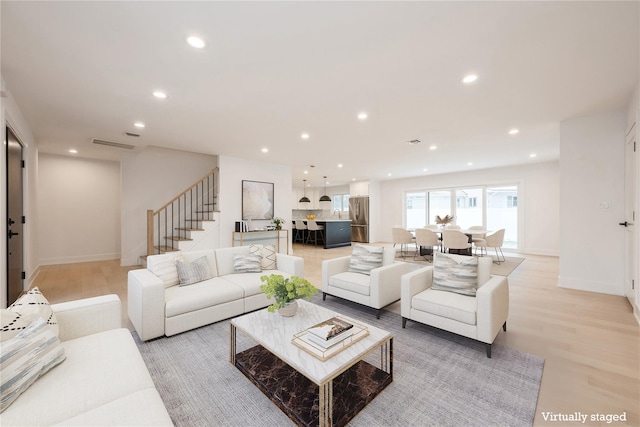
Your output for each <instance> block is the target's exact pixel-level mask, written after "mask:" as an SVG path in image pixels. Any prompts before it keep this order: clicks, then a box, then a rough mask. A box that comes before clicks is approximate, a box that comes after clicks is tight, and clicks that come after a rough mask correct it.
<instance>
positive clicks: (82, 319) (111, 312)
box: [51, 294, 122, 341]
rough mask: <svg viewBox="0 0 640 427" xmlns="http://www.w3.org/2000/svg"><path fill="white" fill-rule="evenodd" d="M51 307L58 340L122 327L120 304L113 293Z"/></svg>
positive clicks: (66, 339)
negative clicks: (56, 324)
mask: <svg viewBox="0 0 640 427" xmlns="http://www.w3.org/2000/svg"><path fill="white" fill-rule="evenodd" d="M51 309H52V310H53V312H54V313H55V315H56V319H57V320H58V327H59V328H60V334H59V337H60V341H68V340H72V339H74V338H80V337H84V336H87V335H92V334H96V333H98V332H103V331H108V330H110V329H118V328H121V327H122V304H121V302H120V298H118V296H117V295H114V294H112V295H103V296H99V297H94V298H85V299H80V300H75V301H69V302H63V303H59V304H51Z"/></svg>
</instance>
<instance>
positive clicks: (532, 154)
mask: <svg viewBox="0 0 640 427" xmlns="http://www.w3.org/2000/svg"><path fill="white" fill-rule="evenodd" d="M536 156H537V154H536V153H531V154H529V157H531V158H534V157H536Z"/></svg>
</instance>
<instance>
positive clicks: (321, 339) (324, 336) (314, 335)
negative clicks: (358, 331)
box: [306, 317, 354, 348]
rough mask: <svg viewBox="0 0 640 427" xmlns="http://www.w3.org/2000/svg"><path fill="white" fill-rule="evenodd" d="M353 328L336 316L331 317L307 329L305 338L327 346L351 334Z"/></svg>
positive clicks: (324, 346) (323, 346)
mask: <svg viewBox="0 0 640 427" xmlns="http://www.w3.org/2000/svg"><path fill="white" fill-rule="evenodd" d="M353 332H354V329H353V325H352V324H351V323H348V322H346V321H344V320H342V319H340V318H338V317H332V318H331V319H329V320H325V321H324V322H322V323H318V324H317V325H315V326H312V327H311V328H309V329H307V336H306V338H307V340H308V341H310V342H312V343H314V344H317V345H319V346H320V347H322V348H329V347H331V346H334V345H336V344H338V343H340V342H341V341H343V340H345V339H347V338H349V337H350V336H351V335H353Z"/></svg>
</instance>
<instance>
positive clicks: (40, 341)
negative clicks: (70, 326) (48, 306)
mask: <svg viewBox="0 0 640 427" xmlns="http://www.w3.org/2000/svg"><path fill="white" fill-rule="evenodd" d="M0 347H1V349H0V382H1V385H0V412H4V410H5V409H7V408H8V407H9V405H11V403H13V402H14V401H15V400H16V399H17V398H18V396H20V394H22V393H23V392H24V391H25V390H26V389H28V388H29V386H31V384H33V383H34V382H36V380H37V379H38V378H40V377H41V376H42V375H44V374H45V373H46V372H48V371H49V370H50V369H51V368H53V367H54V366H56V365H58V364H59V363H61V362H62V361H63V360H64V359H65V354H64V348H63V347H62V345H61V344H60V340H59V339H58V337H57V336H56V335H55V334H54V333H53V332H52V331H51V330H50V329H49V327H48V326H47V322H45V320H44V319H42V318H40V317H38V318H37V319H36V320H34V321H33V322H31V324H30V325H29V326H28V327H27V328H26V329H25V330H24V331H22V332H20V333H19V334H18V335H16V336H15V337H13V338H11V339H10V340H8V341H3V342H2V343H1V344H0Z"/></svg>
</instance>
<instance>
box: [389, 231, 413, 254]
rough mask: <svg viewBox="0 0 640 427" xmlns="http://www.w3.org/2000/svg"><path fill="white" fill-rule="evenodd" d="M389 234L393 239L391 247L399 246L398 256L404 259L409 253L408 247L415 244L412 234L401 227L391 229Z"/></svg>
mask: <svg viewBox="0 0 640 427" xmlns="http://www.w3.org/2000/svg"><path fill="white" fill-rule="evenodd" d="M391 234H392V237H393V247H394V248H395V247H396V245H397V244H400V256H401V257H402V258H404V257H406V256H407V254H408V253H409V245H410V244H412V243H415V237H413V234H411V232H410V231H409V230H407V229H406V228H402V227H393V228H391ZM416 250H417V248H416Z"/></svg>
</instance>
